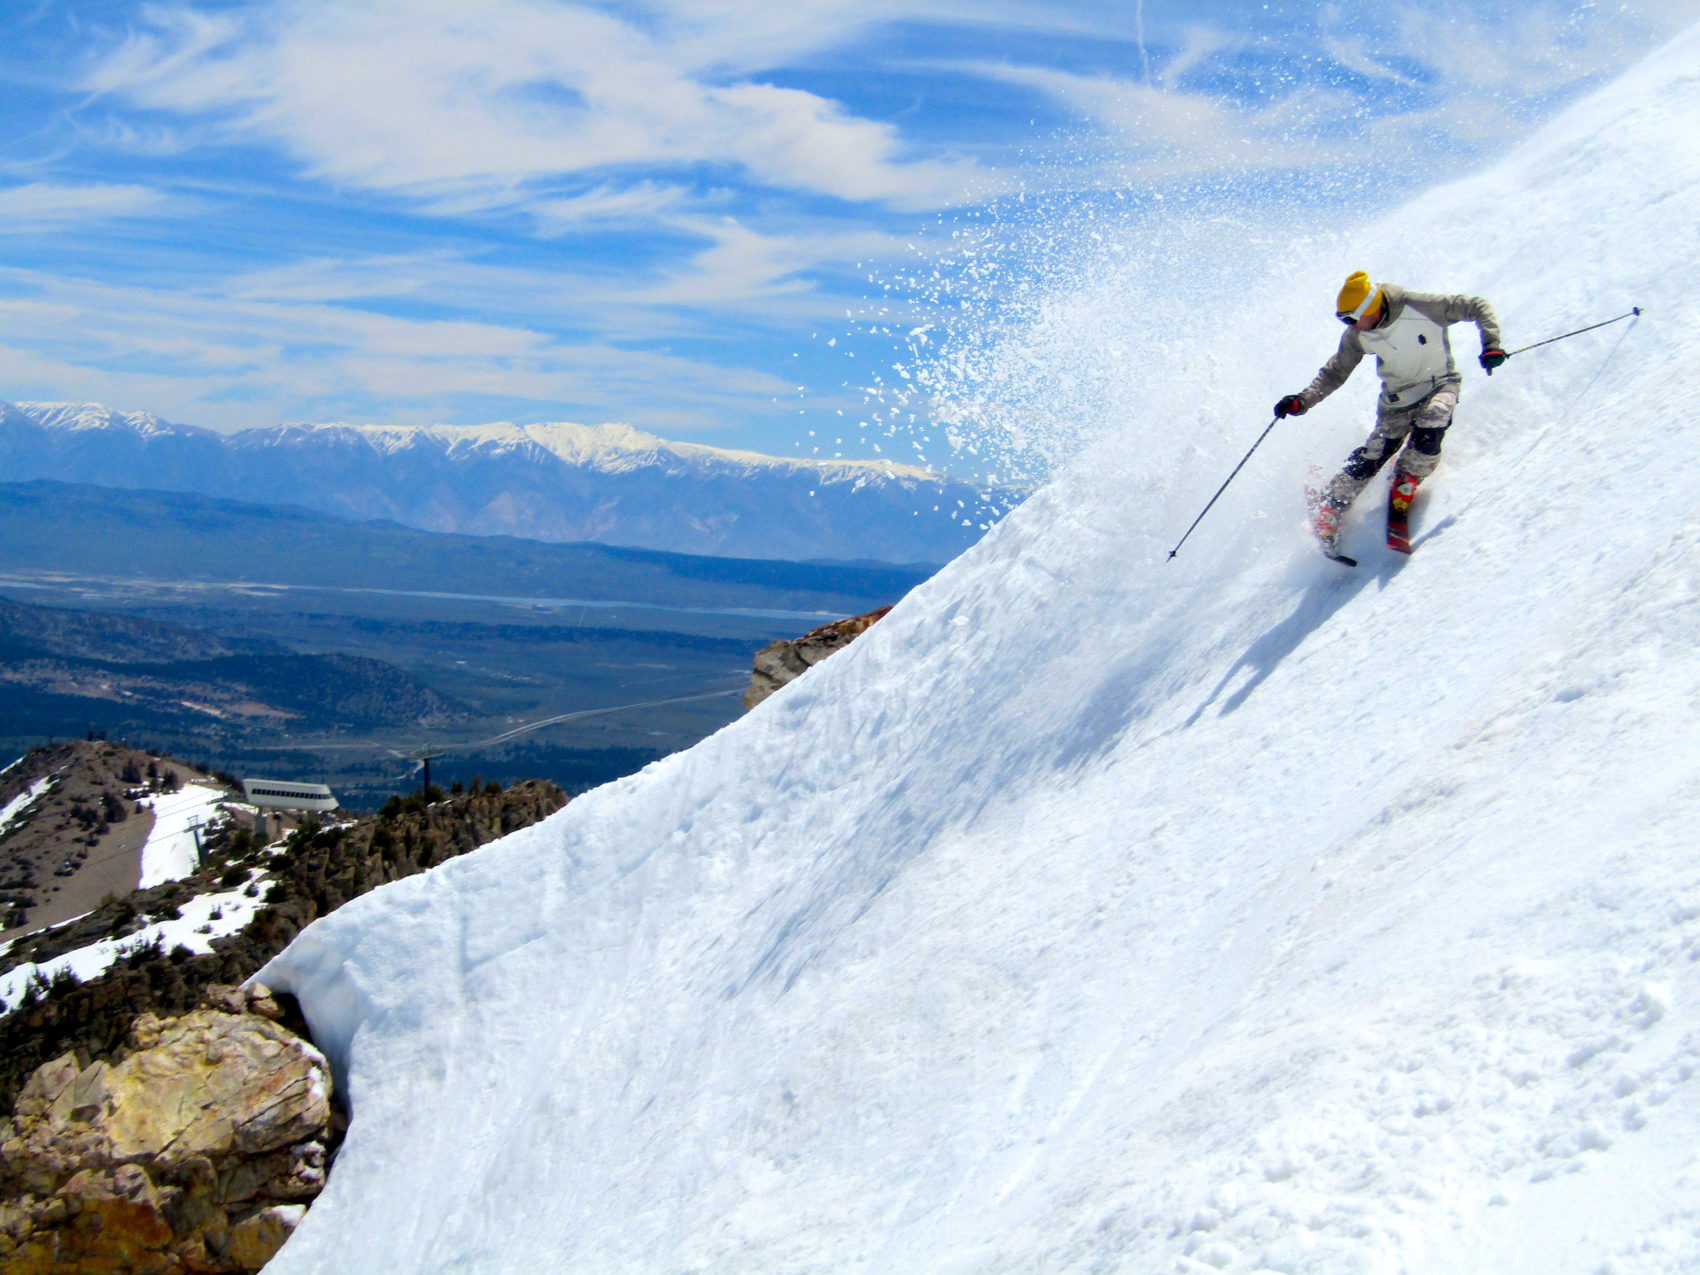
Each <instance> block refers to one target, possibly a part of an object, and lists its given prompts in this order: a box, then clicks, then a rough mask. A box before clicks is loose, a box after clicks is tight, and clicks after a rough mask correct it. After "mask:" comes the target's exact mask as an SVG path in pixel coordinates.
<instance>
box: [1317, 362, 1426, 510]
mask: <svg viewBox="0 0 1700 1275" xmlns="http://www.w3.org/2000/svg"><path fill="white" fill-rule="evenodd" d="M1457 406H1458V387H1457V386H1456V385H1442V386H1441V387H1440V388H1439V389H1438V390H1436V391H1435V392H1434V393H1433V394H1430V395H1429V396H1428V397H1427V398H1425V399H1421V400H1419V401H1418V402H1415V403H1412V404H1410V405H1409V406H1399V407H1387V406H1385V405H1383V406H1382V407H1381V408H1380V409H1379V410H1378V411H1377V412H1376V416H1375V430H1374V432H1373V433H1371V434H1370V436H1369V437H1368V438H1367V439H1365V440H1364V445H1363V446H1362V447H1356V448H1353V449H1352V454H1351V455H1350V456H1348V457H1346V464H1345V466H1344V467H1343V468H1342V469H1341V470H1340V472H1339V473H1338V474H1336V475H1334V477H1333V479H1332V480H1331V481H1330V482H1329V484H1328V487H1327V489H1326V491H1325V492H1324V495H1326V496H1327V497H1328V499H1329V501H1330V502H1332V503H1333V504H1334V505H1336V506H1337V507H1338V508H1341V509H1344V508H1345V507H1346V506H1347V505H1350V504H1351V503H1352V502H1353V501H1354V500H1356V499H1357V498H1358V493H1359V492H1361V491H1362V490H1363V489H1364V486H1365V485H1366V484H1367V483H1368V482H1369V480H1370V479H1372V478H1374V477H1375V476H1376V475H1377V474H1378V473H1380V472H1381V467H1382V466H1383V465H1385V464H1386V463H1387V462H1388V461H1389V460H1390V459H1392V457H1393V455H1394V453H1395V452H1398V453H1399V464H1398V467H1397V468H1396V469H1395V471H1394V472H1395V473H1397V474H1399V475H1400V476H1401V477H1403V476H1404V475H1406V474H1409V475H1410V476H1411V477H1413V478H1419V479H1421V478H1427V477H1428V476H1429V475H1430V474H1432V473H1433V472H1434V467H1435V466H1436V465H1438V464H1440V444H1441V442H1442V440H1444V439H1445V437H1446V427H1447V426H1448V425H1450V424H1452V413H1453V411H1454V410H1456V408H1457ZM1401 443H1402V444H1404V450H1403V451H1402V452H1401V451H1400V444H1401Z"/></svg>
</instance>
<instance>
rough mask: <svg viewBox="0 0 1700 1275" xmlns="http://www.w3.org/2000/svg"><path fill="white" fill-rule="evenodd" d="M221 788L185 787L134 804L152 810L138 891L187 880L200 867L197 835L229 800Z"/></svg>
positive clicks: (194, 785) (145, 798)
mask: <svg viewBox="0 0 1700 1275" xmlns="http://www.w3.org/2000/svg"><path fill="white" fill-rule="evenodd" d="M229 795H230V794H229V793H227V792H225V791H224V790H223V789H222V788H208V787H207V786H205V785H204V784H184V785H183V787H182V788H180V789H179V790H178V791H176V792H172V793H164V794H162V795H160V796H157V797H143V798H141V799H140V800H139V801H138V802H137V803H136V804H137V805H141V806H147V807H149V808H151V809H152V811H153V817H154V824H153V827H152V828H151V829H149V830H148V839H147V842H146V844H145V845H143V846H142V878H141V881H140V882H139V883H138V885H137V887H136V888H137V889H139V890H146V889H147V888H148V887H150V886H155V885H161V884H163V883H164V882H166V881H176V880H178V879H179V878H181V877H186V876H189V875H190V874H191V873H193V872H194V871H195V869H196V868H197V867H199V866H200V862H201V850H200V843H199V841H198V839H197V838H198V831H199V829H201V828H204V827H207V826H208V825H209V824H211V823H212V822H213V821H214V820H215V819H216V818H217V816H218V813H219V805H220V803H222V802H223V801H225V800H226V799H227V798H228V797H229Z"/></svg>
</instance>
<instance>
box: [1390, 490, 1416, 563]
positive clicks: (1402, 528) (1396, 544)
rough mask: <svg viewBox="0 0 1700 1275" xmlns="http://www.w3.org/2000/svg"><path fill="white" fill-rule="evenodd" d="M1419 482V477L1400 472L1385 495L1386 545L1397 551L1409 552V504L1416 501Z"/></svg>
mask: <svg viewBox="0 0 1700 1275" xmlns="http://www.w3.org/2000/svg"><path fill="white" fill-rule="evenodd" d="M1421 482H1422V479H1420V478H1413V477H1411V475H1409V474H1400V475H1399V476H1398V477H1396V478H1395V479H1394V480H1393V490H1392V491H1391V492H1389V493H1388V496H1387V547H1388V548H1389V549H1393V550H1395V551H1397V552H1399V553H1410V552H1411V506H1412V505H1414V504H1416V502H1417V485H1418V484H1419V483H1421Z"/></svg>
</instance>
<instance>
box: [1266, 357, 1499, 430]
mask: <svg viewBox="0 0 1700 1275" xmlns="http://www.w3.org/2000/svg"><path fill="white" fill-rule="evenodd" d="M1500 357H1501V358H1503V357H1504V356H1503V355H1501V356H1500ZM1304 414H1305V401H1304V400H1303V399H1302V398H1300V397H1299V396H1298V395H1297V394H1289V395H1287V397H1286V398H1284V399H1282V400H1281V401H1280V402H1279V403H1277V404H1275V415H1276V416H1277V417H1280V416H1303V415H1304Z"/></svg>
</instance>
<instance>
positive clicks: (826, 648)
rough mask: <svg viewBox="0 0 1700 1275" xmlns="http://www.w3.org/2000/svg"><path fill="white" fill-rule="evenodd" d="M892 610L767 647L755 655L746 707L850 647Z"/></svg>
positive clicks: (836, 622)
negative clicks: (842, 649) (828, 657)
mask: <svg viewBox="0 0 1700 1275" xmlns="http://www.w3.org/2000/svg"><path fill="white" fill-rule="evenodd" d="M890 610H891V608H890V607H881V608H880V609H879V610H878V611H870V612H868V613H867V614H866V615H855V616H851V617H850V618H849V619H848V620H834V621H833V622H832V623H831V624H823V625H821V626H820V628H818V629H815V630H814V631H813V632H810V633H805V634H804V635H803V636H802V637H800V638H793V639H791V640H790V641H779V642H771V643H769V644H768V645H767V646H764V647H763V648H762V649H761V650H759V651H757V652H756V661H755V672H754V673H753V674H752V675H751V677H750V689H749V690H747V691H745V692H744V707H745V708H754V707H755V706H756V705H757V704H759V703H761V702H762V701H763V700H764V699H766V698H767V697H768V696H769V695H771V694H773V693H774V692H775V691H777V690H778V689H779V688H780V687H781V686H784V685H785V684H786V683H787V682H792V681H795V680H796V679H797V678H799V677H801V676H802V675H803V674H804V673H807V672H808V671H809V670H810V669H811V668H813V667H814V666H815V665H816V664H819V663H820V662H821V661H822V660H824V659H825V658H826V657H827V656H829V655H831V654H832V653H833V652H834V651H837V650H840V649H841V648H843V647H846V646H849V645H850V643H852V642H854V641H855V640H856V639H857V638H859V637H861V636H862V634H864V633H866V632H867V631H868V630H869V629H870V628H872V627H873V625H874V624H875V623H876V622H878V621H879V620H880V619H882V618H883V617H884V616H885V615H886V613H887V612H889V611H890Z"/></svg>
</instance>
